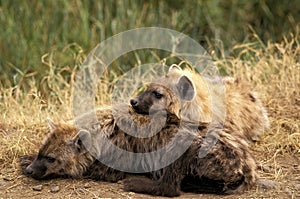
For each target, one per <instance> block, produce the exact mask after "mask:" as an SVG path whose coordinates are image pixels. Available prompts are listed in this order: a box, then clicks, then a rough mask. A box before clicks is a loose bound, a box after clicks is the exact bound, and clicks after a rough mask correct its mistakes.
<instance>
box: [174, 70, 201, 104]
mask: <svg viewBox="0 0 300 199" xmlns="http://www.w3.org/2000/svg"><path fill="white" fill-rule="evenodd" d="M176 88H177V91H178V93H179V97H180V99H182V100H185V101H192V100H193V99H194V98H195V96H196V89H195V86H194V83H193V82H192V80H191V79H190V78H189V77H187V76H185V75H183V76H181V77H180V78H179V80H178V83H177V85H176Z"/></svg>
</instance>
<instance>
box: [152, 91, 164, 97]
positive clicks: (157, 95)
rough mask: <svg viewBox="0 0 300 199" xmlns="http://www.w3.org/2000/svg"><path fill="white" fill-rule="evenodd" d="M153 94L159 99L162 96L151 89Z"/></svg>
mask: <svg viewBox="0 0 300 199" xmlns="http://www.w3.org/2000/svg"><path fill="white" fill-rule="evenodd" d="M153 94H154V96H155V97H156V98H157V99H161V98H162V97H163V95H162V94H160V93H158V92H157V91H153Z"/></svg>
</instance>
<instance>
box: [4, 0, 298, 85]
mask: <svg viewBox="0 0 300 199" xmlns="http://www.w3.org/2000/svg"><path fill="white" fill-rule="evenodd" d="M299 6H300V4H299V3H297V1H284V2H280V1H276V0H265V1H261V0H254V1H247V0H240V1H234V0H230V1H227V0H213V1H203V0H199V1H183V0H177V1H172V0H167V1H158V0H152V1H133V0H132V1H130V0H124V1H79V0H78V1H76V0H70V1H63V0H57V1H46V0H42V1H29V0H25V1H18V0H10V1H5V0H0V55H1V59H0V71H2V72H1V74H0V85H2V86H4V87H7V86H15V85H22V87H23V88H24V89H27V90H28V84H29V83H30V79H32V78H35V79H36V80H37V81H36V82H37V83H38V84H39V83H40V81H41V80H42V78H43V77H44V76H45V75H46V74H47V71H48V70H49V67H48V65H47V64H45V62H44V61H42V57H44V58H45V57H46V58H47V59H51V60H53V63H52V65H55V66H56V69H57V70H62V68H64V67H65V66H66V65H68V66H70V67H72V68H74V67H75V66H76V65H78V64H80V62H81V61H82V59H81V58H79V59H74V57H80V56H81V55H85V54H87V53H88V52H89V51H90V50H91V49H93V48H94V47H95V46H96V45H97V44H98V43H99V42H101V41H103V40H105V39H107V38H109V37H110V36H112V35H114V34H117V33H119V32H122V31H125V30H128V29H133V28H139V27H148V26H158V27H165V28H170V29H174V30H177V31H179V32H183V33H185V34H187V35H189V36H190V37H192V38H193V39H195V40H196V41H198V42H200V43H201V44H203V45H204V46H205V47H206V48H207V49H209V50H210V51H214V53H215V54H217V55H218V56H219V55H220V54H221V53H225V54H226V55H228V54H230V49H231V48H232V46H233V45H236V44H238V43H249V42H253V41H257V38H260V39H261V42H262V44H263V45H266V43H267V42H268V41H269V40H270V41H280V40H282V39H283V37H284V36H287V35H288V34H290V33H291V32H293V33H295V32H296V31H297V28H299V21H300V14H299V9H300V8H299ZM256 36H257V37H256ZM49 57H51V58H49ZM46 62H47V61H46ZM130 64H131V63H130V62H129V63H128V65H130ZM124 65H126V63H124ZM54 72H57V71H54ZM65 76H66V78H68V73H66V74H65Z"/></svg>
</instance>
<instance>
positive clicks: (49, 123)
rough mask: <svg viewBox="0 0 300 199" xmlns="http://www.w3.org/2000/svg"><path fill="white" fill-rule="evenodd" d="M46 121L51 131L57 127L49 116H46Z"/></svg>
mask: <svg viewBox="0 0 300 199" xmlns="http://www.w3.org/2000/svg"><path fill="white" fill-rule="evenodd" d="M46 121H47V123H48V125H49V128H50V131H51V132H53V131H54V130H55V129H56V128H57V126H56V124H55V123H54V122H53V121H52V120H51V119H50V118H49V117H47V118H46Z"/></svg>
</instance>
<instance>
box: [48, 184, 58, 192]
mask: <svg viewBox="0 0 300 199" xmlns="http://www.w3.org/2000/svg"><path fill="white" fill-rule="evenodd" d="M50 191H51V192H52V193H56V192H58V191H59V186H57V185H52V186H51V187H50Z"/></svg>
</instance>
